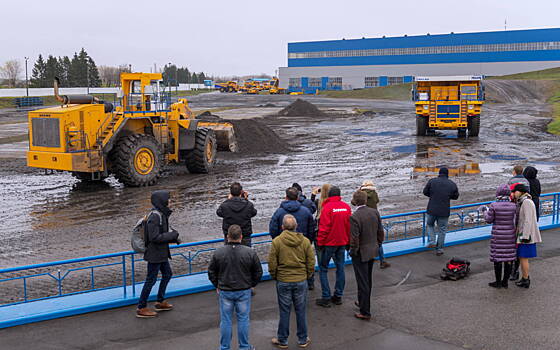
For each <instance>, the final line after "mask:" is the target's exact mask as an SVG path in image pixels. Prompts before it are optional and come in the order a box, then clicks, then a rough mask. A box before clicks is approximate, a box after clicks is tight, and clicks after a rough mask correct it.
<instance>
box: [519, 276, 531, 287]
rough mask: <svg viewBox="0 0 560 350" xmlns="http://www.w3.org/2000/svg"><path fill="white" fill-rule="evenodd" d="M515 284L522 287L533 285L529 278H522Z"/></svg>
mask: <svg viewBox="0 0 560 350" xmlns="http://www.w3.org/2000/svg"><path fill="white" fill-rule="evenodd" d="M515 285H516V286H518V287H520V288H529V287H530V286H531V280H530V279H529V278H527V279H525V278H521V280H520V281H518V282H515Z"/></svg>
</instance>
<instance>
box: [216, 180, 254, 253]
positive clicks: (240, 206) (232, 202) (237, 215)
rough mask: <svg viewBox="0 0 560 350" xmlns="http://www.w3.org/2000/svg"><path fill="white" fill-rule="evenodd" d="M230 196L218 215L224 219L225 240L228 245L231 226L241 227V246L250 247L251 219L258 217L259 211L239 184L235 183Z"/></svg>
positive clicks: (232, 185)
mask: <svg viewBox="0 0 560 350" xmlns="http://www.w3.org/2000/svg"><path fill="white" fill-rule="evenodd" d="M229 189H230V194H229V196H228V199H227V200H226V201H225V202H223V203H222V204H221V205H220V207H219V208H218V210H217V211H216V214H217V215H218V216H219V217H221V218H223V219H224V220H223V222H222V230H223V231H224V239H225V242H226V243H227V234H228V229H229V227H230V226H231V225H239V226H240V227H241V231H242V232H243V240H242V241H241V244H243V245H246V246H248V247H250V246H251V235H252V234H253V225H252V223H251V218H252V217H254V216H255V215H257V210H256V209H255V207H254V206H253V203H251V202H249V200H248V197H249V195H248V193H247V192H245V191H243V187H242V186H241V184H240V183H239V182H234V183H233V184H231V186H230V188H229Z"/></svg>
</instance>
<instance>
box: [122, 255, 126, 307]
mask: <svg viewBox="0 0 560 350" xmlns="http://www.w3.org/2000/svg"><path fill="white" fill-rule="evenodd" d="M122 275H123V277H122V278H123V294H124V297H125V298H126V255H124V254H123V256H122Z"/></svg>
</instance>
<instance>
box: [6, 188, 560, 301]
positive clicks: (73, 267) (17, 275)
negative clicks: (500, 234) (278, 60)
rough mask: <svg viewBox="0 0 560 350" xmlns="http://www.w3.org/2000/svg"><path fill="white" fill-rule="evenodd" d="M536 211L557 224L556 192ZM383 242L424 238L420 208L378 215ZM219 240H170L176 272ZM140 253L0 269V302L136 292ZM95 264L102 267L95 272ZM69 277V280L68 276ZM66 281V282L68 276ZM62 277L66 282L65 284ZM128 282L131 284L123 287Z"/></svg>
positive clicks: (473, 216)
mask: <svg viewBox="0 0 560 350" xmlns="http://www.w3.org/2000/svg"><path fill="white" fill-rule="evenodd" d="M489 203H491V202H480V203H472V204H465V205H459V206H454V207H452V208H451V216H450V218H449V231H448V232H450V233H451V232H455V231H461V230H466V229H472V228H476V227H483V226H488V225H487V224H486V222H485V221H484V219H483V218H482V216H481V214H480V213H479V211H478V210H477V209H478V207H479V206H481V205H485V204H489ZM540 208H541V217H551V220H550V221H551V223H552V224H553V225H560V192H557V193H548V194H544V195H542V196H541V206H540ZM382 218H383V225H384V228H385V233H386V242H395V241H402V240H407V239H415V238H422V240H423V242H425V241H426V211H425V210H421V211H414V212H407V213H400V214H392V215H386V216H383V217H382ZM252 238H253V246H254V247H255V249H256V250H257V252H258V253H259V254H260V255H261V256H262V257H266V253H267V249H266V247H265V245H268V244H269V243H270V237H269V234H268V233H258V234H254V235H253V236H252ZM222 244H223V239H213V240H206V241H201V242H191V243H185V244H181V245H173V246H171V249H172V257H173V258H174V259H172V264H173V269H174V270H175V272H176V274H175V275H174V276H173V277H174V278H177V277H184V276H191V275H197V274H203V273H206V267H207V266H208V262H209V260H210V257H211V253H212V252H213V251H214V250H215V249H216V248H217V247H219V246H221V245H222ZM141 261H143V259H142V257H141V255H140V254H136V253H135V252H133V251H127V252H119V253H112V254H104V255H97V256H89V257H83V258H78V259H70V260H62V261H53V262H48V263H41V264H34V265H27V266H19V267H12V268H5V269H0V286H1V289H2V290H3V291H5V292H6V293H5V294H8V295H10V297H11V298H12V299H11V300H3V299H1V298H5V297H4V296H0V308H1V307H4V306H8V305H14V304H21V303H27V302H30V301H37V300H44V299H51V298H58V297H61V296H67V295H73V294H80V293H87V292H91V291H98V290H104V289H109V288H115V287H122V293H123V297H126V296H127V290H131V291H132V295H133V296H136V295H138V294H139V293H138V291H137V290H136V285H137V284H139V283H142V282H143V279H142V278H138V276H142V277H143V276H145V268H146V264H143V263H140V264H138V263H139V262H141ZM101 270H104V271H103V272H101ZM69 280H70V281H69ZM68 281H69V282H68ZM65 282H68V283H67V284H65ZM128 287H131V288H128Z"/></svg>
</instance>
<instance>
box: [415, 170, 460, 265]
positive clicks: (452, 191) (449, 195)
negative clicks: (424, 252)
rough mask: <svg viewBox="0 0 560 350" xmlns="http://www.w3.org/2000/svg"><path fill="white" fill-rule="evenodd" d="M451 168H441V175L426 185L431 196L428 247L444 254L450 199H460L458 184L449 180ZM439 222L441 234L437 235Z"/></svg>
mask: <svg viewBox="0 0 560 350" xmlns="http://www.w3.org/2000/svg"><path fill="white" fill-rule="evenodd" d="M448 177H449V170H448V169H447V168H441V169H440V170H439V176H438V177H437V178H435V179H430V181H428V183H427V184H426V187H424V196H426V197H429V198H430V200H429V202H428V209H427V210H426V213H427V215H426V231H427V233H428V248H435V249H436V255H442V254H443V246H444V244H445V234H446V232H447V224H448V222H449V215H450V213H451V211H450V209H449V208H450V206H451V204H450V201H451V200H452V199H453V200H457V199H459V190H458V189H457V185H456V184H455V183H454V182H453V181H451V180H449V178H448ZM436 223H437V225H438V229H439V234H438V238H437V244H436V237H435V224H436Z"/></svg>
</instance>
